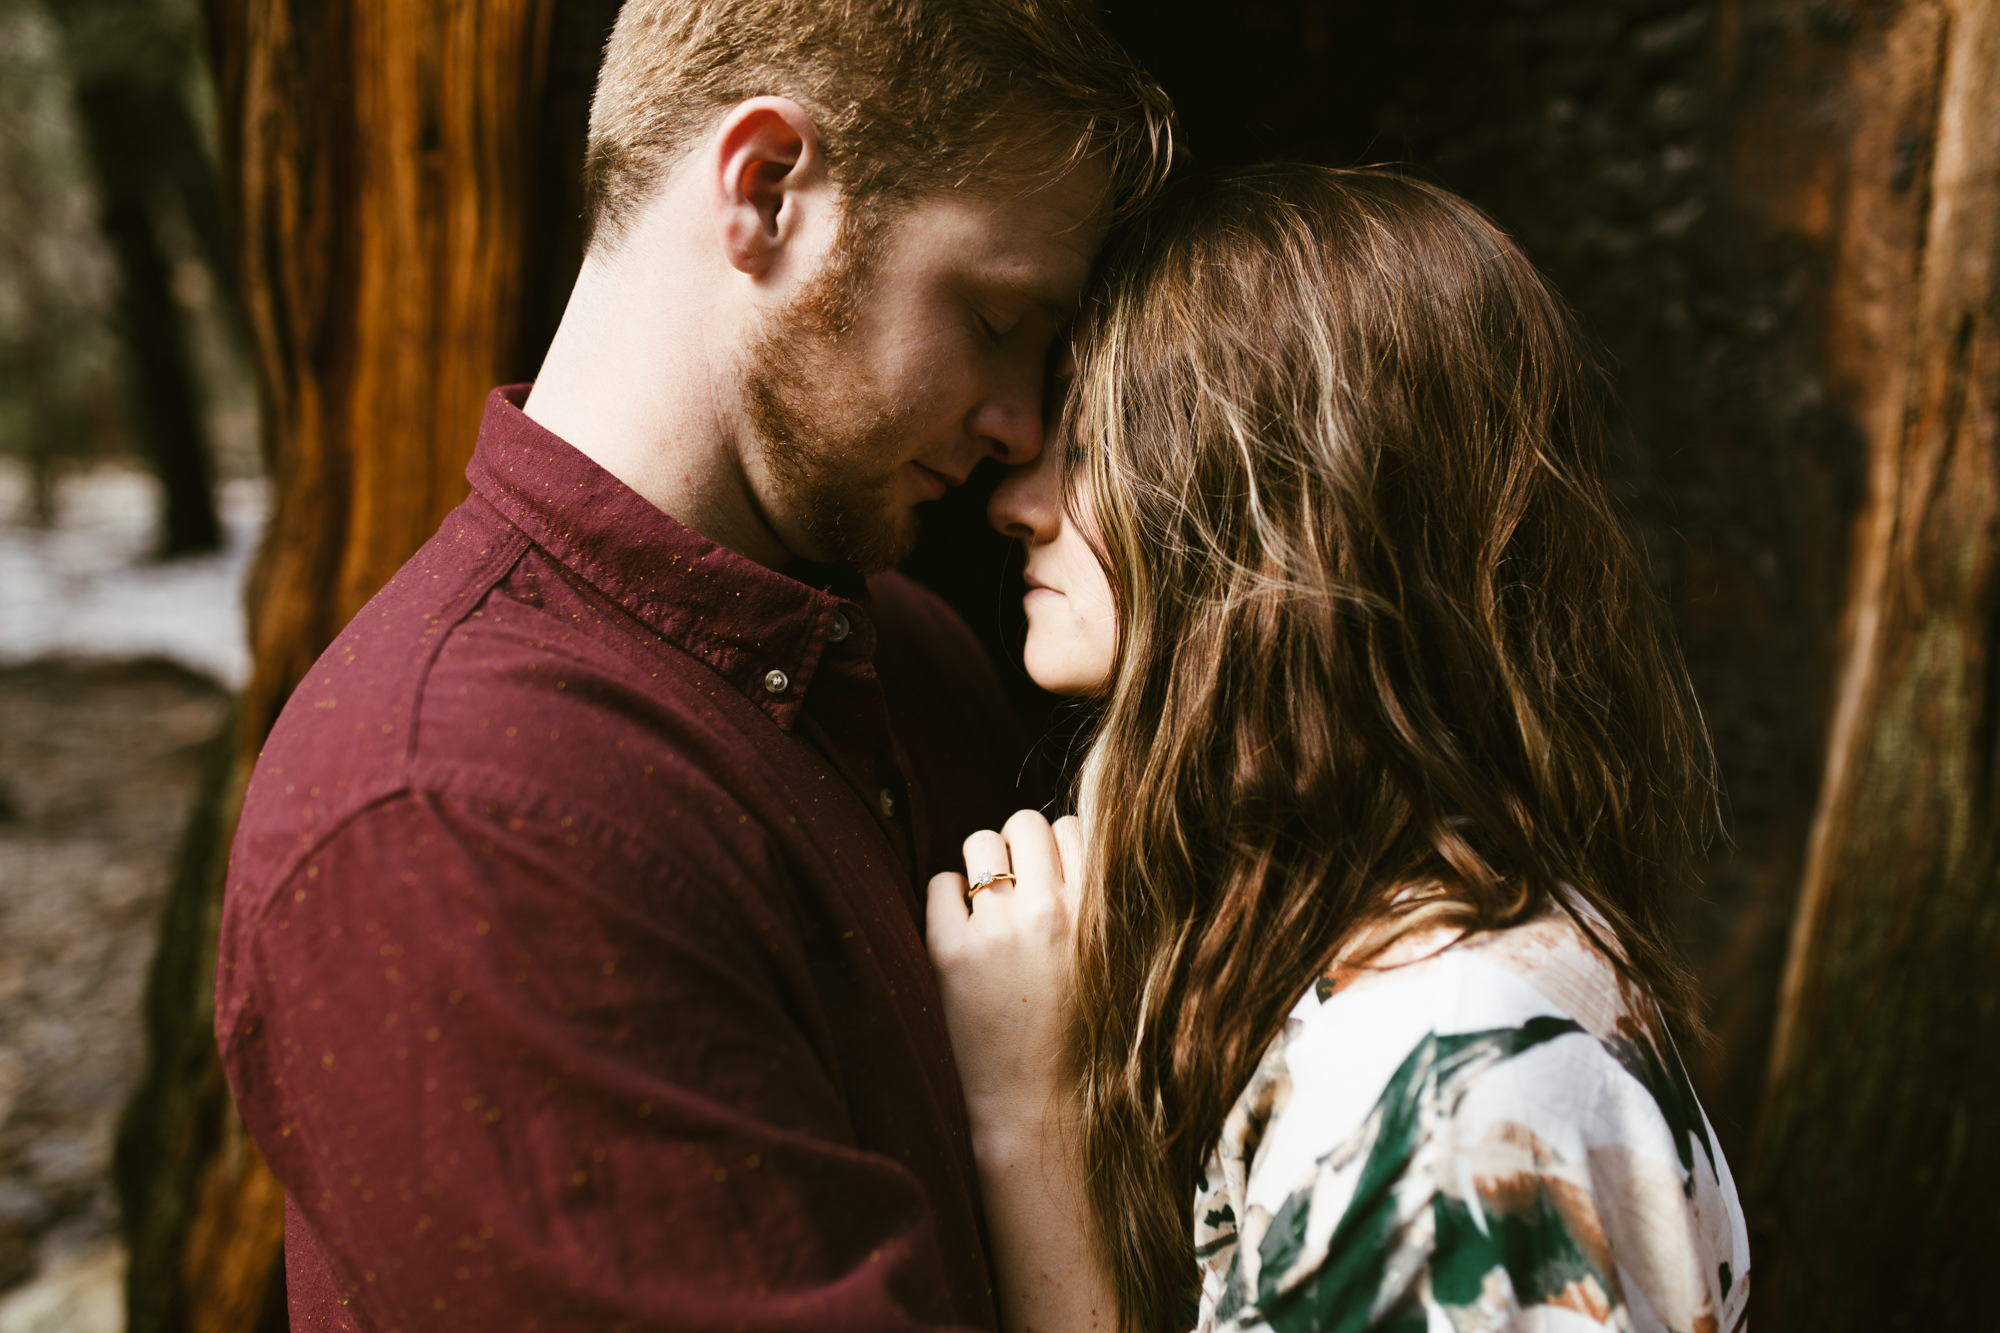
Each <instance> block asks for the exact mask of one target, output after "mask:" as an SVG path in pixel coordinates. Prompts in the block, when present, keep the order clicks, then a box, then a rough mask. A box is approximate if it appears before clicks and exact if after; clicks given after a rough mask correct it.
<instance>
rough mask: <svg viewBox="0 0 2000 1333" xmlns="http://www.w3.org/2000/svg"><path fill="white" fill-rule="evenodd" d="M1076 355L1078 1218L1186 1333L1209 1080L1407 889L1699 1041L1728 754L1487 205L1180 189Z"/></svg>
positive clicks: (1279, 180) (1265, 1036)
mask: <svg viewBox="0 0 2000 1333" xmlns="http://www.w3.org/2000/svg"><path fill="white" fill-rule="evenodd" d="M1075 342H1076V355H1077V375H1076V380H1075V383H1074V386H1073V388H1072V391H1071V393H1070V395H1069V397H1068V400H1067V402H1066V404H1065V407H1064V411H1063V419H1062V422H1061V425H1060V428H1059V433H1058V438H1059V439H1060V440H1062V441H1065V442H1067V444H1066V447H1067V448H1068V449H1069V451H1070V452H1069V454H1068V458H1069V462H1068V468H1069V477H1070V482H1071V484H1072V491H1071V494H1072V496H1087V499H1088V501H1089V503H1090V507H1091V510H1092V511H1094V512H1093V515H1092V521H1093V522H1094V524H1095V537H1094V541H1095V542H1096V544H1097V546H1098V548H1099V557H1100V559H1101V560H1102V562H1103V563H1104V566H1105V568H1106V570H1107V571H1108V572H1109V576H1110V580H1111V583H1112V588H1113V592H1114V595H1115V597H1116V600H1117V606H1118V611H1119V642H1118V650H1117V658H1116V665H1115V667H1114V669H1113V675H1112V678H1111V681H1110V684H1109V687H1108V689H1107V691H1106V699H1105V703H1104V707H1103V712H1102V714H1101V717H1100V718H1099V720H1098V723H1097V728H1096V731H1095V733H1094V735H1093V737H1092V739H1091V742H1090V749H1089V751H1088V753H1087V757H1086V759H1085V762H1084V764H1083V767H1082V776H1081V778H1080V788H1081V790H1080V792H1079V809H1080V810H1081V811H1082V812H1083V813H1084V816H1085V821H1086V827H1087V828H1089V830H1090V834H1091V841H1090V859H1091V865H1090V867H1089V870H1088V874H1089V882H1090V883H1091V885H1092V886H1093V887H1092V891H1091V892H1089V893H1087V894H1086V895H1085V906H1084V908H1083V910H1082V915H1081V920H1080V923H1079V938H1078V956H1077V1004H1076V1009H1075V1021H1074V1024H1073V1028H1072V1038H1071V1050H1070V1055H1071V1057H1072V1060H1073V1064H1074V1072H1075V1073H1076V1075H1077V1079H1078V1086H1079V1089H1080V1097H1081V1103H1080V1110H1081V1117H1082V1131H1081V1133H1082V1140H1083V1141H1082V1150H1083V1154H1084V1159H1085V1162H1086V1165H1087V1169H1088V1173H1089V1186H1088V1188H1089V1199H1090V1209H1091V1214H1092V1218H1093V1222H1094V1224H1095V1227H1096V1230H1097V1239H1098V1241H1099V1243H1100V1245H1101V1246H1102V1249H1103V1251H1104V1254H1105V1256H1106V1258H1107V1259H1108V1261H1109V1263H1110V1266H1111V1269H1112V1272H1113V1275H1114V1280H1115V1285H1116V1288H1117V1291H1118V1295H1119V1299H1120V1304H1121V1316H1122V1323H1123V1327H1125V1328H1126V1329H1136V1330H1147V1331H1148V1333H1150V1331H1151V1330H1155V1329H1167V1328H1186V1327H1188V1326H1189V1325H1190V1324H1191V1323H1192V1319H1193V1312H1194V1304H1193V1302H1194V1295H1195V1288H1196V1271H1195V1268H1194V1265H1193V1263H1192V1261H1191V1259H1190V1256H1191V1254H1192V1252H1193V1237H1192V1218H1191V1211H1192V1207H1193V1200H1194V1195H1195V1191H1196V1188H1197V1186H1198V1183H1199V1179H1200V1175H1199V1173H1200V1171H1201V1169H1202V1165H1203V1163H1204V1161H1205V1159H1206V1158H1207V1156H1208V1155H1209V1153H1210V1152H1211V1151H1212V1150H1213V1148H1214V1146H1215V1143H1216V1139H1217V1136H1218V1135H1219V1134H1220V1132H1221V1128H1222V1123H1223V1119H1224V1117H1225V1115H1226V1113H1227V1111H1228V1109H1229V1107H1230V1105H1231V1104H1232V1103H1233V1101H1234V1100H1235V1098H1236V1097H1237V1095H1238V1093H1239V1092H1240V1090H1241V1089H1242V1087H1243V1086H1244V1084H1245V1083H1246V1082H1247V1080H1248V1079H1249V1076H1250V1074H1251V1073H1252V1071H1253V1070H1254V1069H1255V1067H1256V1065H1257V1062H1258V1061H1259V1059H1260V1058H1261V1057H1262V1055H1263V1053H1264V1051H1265V1050H1266V1048H1267V1047H1268V1046H1269V1044H1270V1042H1271V1041H1272V1040H1273V1039H1274V1038H1275V1037H1276V1036H1277V1035H1278V1033H1279V1032H1280V1031H1281V1030H1282V1026H1283V1022H1284V1018H1285V1015H1286V1013H1287V1012H1288V1011H1289V1010H1290V1008H1291V1006H1292V1005H1293V1004H1294V1003H1295V1002H1296V1001H1297V999H1298V997H1299V995H1300V994H1301V993H1302V992H1303V990H1304V988H1305V987H1306V986H1307V985H1308V984H1309V982H1310V980H1311V979H1312V978H1313V977H1314V976H1315V975H1316V974H1317V973H1319V972H1320V971H1321V970H1323V969H1324V968H1326V967H1327V966H1328V965H1329V963H1330V961H1331V960H1332V958H1333V957H1334V955H1335V954H1336V953H1337V952H1339V951H1341V950H1343V949H1344V948H1352V947H1353V945H1354V943H1355V941H1356V940H1357V939H1358V938H1360V937H1362V936H1364V935H1365V936H1367V937H1369V938H1371V939H1372V938H1380V937H1382V936H1383V935H1384V934H1385V933H1386V934H1389V935H1393V934H1395V933H1398V932H1397V930H1396V927H1395V924H1394V923H1395V922H1396V921H1397V920H1398V919H1399V914H1402V913H1404V912H1406V911H1408V910H1409V907H1410V904H1412V903H1420V904H1422V905H1423V907H1422V909H1421V911H1422V915H1423V919H1424V920H1425V921H1427V922H1435V921H1437V920H1438V919H1439V917H1440V915H1442V916H1444V917H1445V918H1447V919H1449V920H1450V921H1451V922H1452V923H1454V924H1456V925H1457V926H1459V927H1460V928H1462V929H1464V930H1468V931H1480V930H1497V929H1501V928H1504V927H1506V926H1509V925H1511V924H1514V923H1516V922H1520V921H1522V920H1524V919H1526V918H1528V917H1530V916H1532V915H1534V914H1536V913H1538V912H1540V911H1543V910H1545V909H1546V908H1548V907H1549V906H1550V905H1551V904H1552V903H1553V904H1554V905H1556V906H1557V908H1558V909H1559V910H1565V911H1569V912H1571V914H1572V915H1573V916H1579V917H1580V918H1581V919H1580V921H1579V924H1581V925H1583V926H1584V928H1585V930H1586V931H1590V932H1592V938H1593V939H1597V940H1598V942H1599V944H1600V945H1601V946H1602V947H1603V948H1604V951H1605V952H1606V954H1607V956H1609V957H1610V958H1611V959H1612V960H1613V962H1614V963H1615V964H1616V965H1617V966H1618V968H1619V969H1620V971H1621V973H1622V974H1623V976H1624V977H1625V978H1626V979H1627V982H1628V983H1629V984H1635V985H1638V986H1641V987H1643V988H1644V989H1645V990H1646V991H1648V992H1650V993H1651V995H1652V996H1653V997H1654V998H1656V999H1657V1000H1658V1002H1659V1005H1660V1008H1661V1010H1662V1011H1663V1012H1664V1014H1665V1016H1666V1018H1667V1021H1668V1023H1669V1025H1670V1026H1671V1027H1673V1028H1675V1029H1677V1030H1679V1031H1680V1032H1681V1033H1682V1034H1683V1035H1684V1036H1685V1035H1689V1034H1692V1033H1695V1032H1698V1031H1699V1020H1698V1018H1697V1016H1696V1011H1695V1003H1694V999H1693V996H1692V994H1691V992H1690V987H1689V981H1688V978H1687V976H1686V974H1685V973H1684V972H1683V970H1682V969H1681V967H1680V965H1679V964H1678V963H1677V962H1676V960H1675V953H1674V948H1673V945H1672V943H1671V939H1670V931H1669V926H1668V909H1669V905H1670V903H1671V901H1672V900H1673V899H1674V898H1675V896H1676V895H1678V894H1681V893H1683V892H1684V891H1685V890H1686V888H1687V887H1688V886H1689V884H1690V883H1691V878H1692V875H1693V873H1694V869H1695V865H1694V863H1695V858H1696V857H1697V856H1698V855H1699V854H1700V851H1701V846H1702V843H1703V840H1704V838H1705V836H1706V834H1707V832H1708V829H1709V827H1710V825H1709V820H1710V818H1711V816H1712V814H1713V811H1714V804H1715V803H1714V786H1713V775H1712V758H1711V754H1710V751H1709V747H1708V742H1707V738H1706V734H1705V731H1704V729H1703V727H1702V724H1701V720H1700V717H1699V714H1698V712H1697V709H1696V705H1695V703H1694V699H1693V695H1692V692H1691V690H1690V687H1689V684H1688V680H1687V675H1686V671H1685V668H1684V667H1683V665H1682V661H1681V657H1680V653H1679V650H1678V648H1677V646H1676V645H1675V642H1674V639H1673V637H1672V635H1671V633H1670V632H1669V631H1668V629H1667V628H1666V627H1665V625H1664V623H1663V616H1662V613H1661V610H1660V608H1659V606H1658V605H1657V603H1656V598H1655V596H1654V594H1653V592H1652V590H1651V588H1650V586H1649V584H1648V581H1647V578H1646V574H1645V571H1644V569H1643V567H1642V565H1641V562H1640V560H1639V558H1638V556H1637V554H1636V553H1635V551H1634V549H1633V546H1632V545H1631V543H1630V542H1629V541H1628V540H1627V538H1626V536H1625V534H1624V532H1623V530H1622V528H1621V525H1620V522H1619V519H1618V516H1617V513H1616V511H1615V507H1614V505H1613V503H1612V500H1611V497H1610V494H1609V491H1608V489H1607V486H1606V482H1605V477H1604V457H1603V454H1604V431H1603V425H1602V416H1601V407H1600V401H1599V400H1600V396H1601V395H1600V387H1599V386H1600V379H1599V377H1598V376H1597V374H1596V373H1595V372H1594V370H1593V369H1592V367H1591V365H1590V363H1589V362H1588V360H1587V359H1586V357H1585V355H1584V354H1583V352H1582V351H1581V349H1580V348H1579V346H1578V343H1577V339H1576V336H1575V334H1574V332H1573V330H1572V328H1571V325H1570V321H1569V318H1568V316H1567V314H1566V312H1565V310H1564V307H1563V306H1562V304H1561V303H1560V301H1559V300H1558V299H1557V298H1556V296H1555V295H1554V294H1553V293H1552V292H1551V291H1550V289H1549V287H1548V285H1547V284H1546V283H1545V282H1544V281H1543V279H1542V278H1541V276H1540V275H1539V274H1538V273H1537V272H1536V270H1535V268H1534V266H1533V265H1532V264H1531V263H1529V261H1528V260H1527V258H1526V257H1525V256H1524V255H1523V254H1522V253H1521V251H1520V250H1519V249H1518V248H1517V247H1516V246H1515V245H1514V244H1513V242H1512V241H1510V240H1509V239H1508V238H1507V237H1506V236H1505V235H1504V234H1502V233H1501V232H1500V230H1499V229H1498V228H1497V227H1495V226H1494V225H1493V223H1492V222H1490V221H1489V220H1488V219H1487V218H1486V217H1485V216H1484V215H1482V214H1481V213H1480V212H1478V211H1477V210H1476V209H1474V208H1473V207H1472V206H1471V205H1469V204H1467V203H1465V202H1464V201H1463V200H1461V199H1458V198H1456V197H1455V196H1453V195H1451V194H1448V193H1446V192H1445V191H1443V190H1439V189H1436V188H1434V187H1432V186H1429V185H1426V184H1423V183H1420V182H1417V181H1414V180H1410V179H1407V178H1404V177H1400V176H1397V175H1394V174H1390V173H1387V172H1383V171H1379V170H1359V171H1337V170H1330V169H1324V168H1316V167H1305V166H1280V167H1266V168H1260V169H1257V170H1253V171H1248V172H1242V173H1237V174H1233V175H1230V176H1227V177H1223V178H1219V179H1212V180H1209V181H1207V182H1203V183H1199V184H1196V185H1192V186H1189V187H1184V188H1183V189H1182V190H1181V191H1180V192H1179V193H1178V195H1176V196H1175V197H1173V198H1171V199H1170V200H1169V201H1168V202H1167V203H1166V204H1164V205H1163V206H1162V207H1161V208H1160V209H1158V210H1156V211H1155V212H1154V213H1153V214H1152V215H1151V216H1150V217H1149V218H1148V219H1147V220H1146V221H1145V222H1144V223H1143V224H1142V225H1141V226H1139V227H1138V228H1137V229H1136V230H1134V231H1132V232H1131V233H1130V234H1128V235H1127V236H1126V237H1125V238H1124V239H1123V240H1122V241H1121V242H1119V243H1118V244H1116V245H1114V246H1113V248H1112V251H1111V252H1110V253H1109V254H1108V255H1107V258H1106V264H1105V268H1104V277H1103V280H1102V283H1101V286H1100V292H1099V296H1098V298H1097V299H1096V300H1094V301H1093V302H1092V303H1090V304H1089V306H1088V308H1087V309H1086V310H1085V312H1084V313H1083V315H1082V317H1081V320H1080V323H1079V327H1078V330H1077V336H1076V339H1075ZM1558 886H1567V887H1568V888H1569V889H1570V890H1572V891H1573V892H1574V893H1575V895H1576V896H1577V897H1578V898H1580V899H1582V900H1583V901H1584V902H1586V903H1588V904H1589V905H1590V906H1591V907H1594V908H1595V909H1596V912H1597V913H1598V914H1600V916H1601V922H1597V923H1593V922H1591V921H1590V920H1589V915H1590V914H1589V913H1587V912H1585V913H1578V912H1577V910H1576V908H1575V906H1574V904H1573V903H1571V902H1569V901H1566V900H1565V897H1564V895H1563V894H1561V893H1560V892H1559V891H1558ZM1606 925H1608V929H1609V933H1610V934H1611V935H1612V936H1613V937H1615V938H1613V939H1609V940H1606V939H1603V938H1602V936H1603V933H1604V930H1603V927H1604V926H1606ZM1364 952H1366V950H1364Z"/></svg>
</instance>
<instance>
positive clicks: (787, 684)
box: [764, 667, 792, 694]
mask: <svg viewBox="0 0 2000 1333" xmlns="http://www.w3.org/2000/svg"><path fill="white" fill-rule="evenodd" d="M790 688H792V678H791V677H790V676H787V675H786V674H785V673H784V672H782V671H780V670H778V668H776V667H772V668H771V669H770V670H769V671H766V672H765V673H764V693H766V694H783V693H784V692H785V691H786V690H789V689H790Z"/></svg>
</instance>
